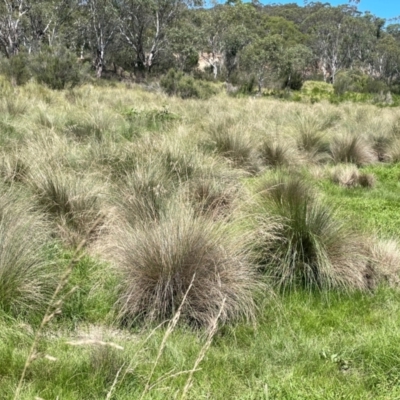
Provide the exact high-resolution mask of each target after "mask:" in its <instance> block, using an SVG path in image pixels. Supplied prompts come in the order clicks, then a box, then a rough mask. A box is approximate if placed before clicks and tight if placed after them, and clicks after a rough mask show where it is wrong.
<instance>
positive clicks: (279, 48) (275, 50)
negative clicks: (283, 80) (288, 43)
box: [240, 35, 284, 92]
mask: <svg viewBox="0 0 400 400" xmlns="http://www.w3.org/2000/svg"><path fill="white" fill-rule="evenodd" d="M283 49H284V43H283V39H282V38H281V37H280V36H279V35H272V36H266V37H264V38H257V39H255V40H254V41H252V43H251V44H249V45H248V46H246V47H245V48H244V49H243V51H242V53H241V57H240V62H241V66H243V67H244V68H246V70H247V71H248V73H249V74H253V75H254V76H255V78H256V80H257V85H258V91H259V92H261V89H262V88H263V85H264V82H265V80H266V78H267V77H268V76H275V77H278V76H279V74H280V72H281V69H280V67H281V61H282V55H283Z"/></svg>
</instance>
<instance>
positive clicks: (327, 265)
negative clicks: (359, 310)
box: [257, 175, 369, 290]
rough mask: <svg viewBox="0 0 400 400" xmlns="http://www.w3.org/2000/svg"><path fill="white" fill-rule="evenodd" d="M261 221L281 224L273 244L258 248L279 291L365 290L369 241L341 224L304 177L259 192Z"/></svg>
mask: <svg viewBox="0 0 400 400" xmlns="http://www.w3.org/2000/svg"><path fill="white" fill-rule="evenodd" d="M259 195H260V198H259V208H258V214H257V219H258V221H261V222H262V221H263V219H264V218H266V217H268V216H274V217H275V218H277V219H278V220H279V221H280V222H281V224H280V227H279V228H278V230H277V232H276V236H277V238H276V239H275V240H273V241H272V242H269V243H268V242H267V243H263V242H260V243H259V244H258V249H259V254H260V262H261V263H262V264H263V269H264V272H265V274H266V275H267V277H268V278H270V279H271V280H272V281H273V282H274V283H275V284H276V285H277V286H279V287H293V286H295V285H301V286H305V287H317V288H321V289H331V288H335V287H336V288H343V289H348V290H351V289H366V288H368V286H369V282H368V279H367V276H366V274H367V261H368V260H367V256H366V254H365V252H364V250H363V248H362V246H361V245H362V244H363V243H364V241H365V240H364V239H363V238H362V237H361V236H360V235H358V234H356V233H355V232H352V231H351V230H350V229H348V228H347V227H346V226H345V225H344V224H343V223H342V222H340V220H338V219H337V216H336V215H335V212H334V211H333V210H332V209H331V207H329V206H328V205H326V204H324V203H323V202H322V201H321V200H320V199H319V197H318V196H317V195H316V193H314V191H313V190H312V189H311V188H310V187H309V185H308V184H307V183H306V182H304V180H302V179H301V178H299V177H296V176H294V177H287V176H283V175H278V176H277V177H275V178H273V179H271V180H268V181H265V182H263V184H262V185H260V188H259Z"/></svg>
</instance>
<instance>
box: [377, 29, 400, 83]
mask: <svg viewBox="0 0 400 400" xmlns="http://www.w3.org/2000/svg"><path fill="white" fill-rule="evenodd" d="M375 70H376V71H377V72H378V74H379V75H380V77H381V78H383V79H384V80H385V82H386V83H387V84H388V85H389V86H390V85H391V84H392V83H393V82H394V80H395V79H396V78H400V41H398V40H396V39H395V38H394V37H393V36H392V35H390V34H386V35H385V36H384V37H383V38H382V39H380V40H379V42H378V44H377V46H376V51H375Z"/></svg>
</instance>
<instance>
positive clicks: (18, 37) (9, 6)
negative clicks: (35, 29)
mask: <svg viewBox="0 0 400 400" xmlns="http://www.w3.org/2000/svg"><path fill="white" fill-rule="evenodd" d="M30 8H31V2H30V1H28V0H4V1H2V2H1V3H0V50H1V52H2V53H3V54H4V55H5V56H6V57H7V58H9V57H11V56H13V55H15V54H17V53H18V51H19V49H20V47H21V45H23V44H24V39H25V38H26V31H27V29H28V28H27V26H28V18H27V14H28V13H29V10H30Z"/></svg>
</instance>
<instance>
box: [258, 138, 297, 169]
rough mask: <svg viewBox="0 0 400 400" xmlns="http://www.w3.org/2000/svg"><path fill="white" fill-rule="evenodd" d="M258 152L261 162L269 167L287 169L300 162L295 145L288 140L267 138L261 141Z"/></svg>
mask: <svg viewBox="0 0 400 400" xmlns="http://www.w3.org/2000/svg"><path fill="white" fill-rule="evenodd" d="M258 151H259V153H260V158H261V162H262V163H263V164H264V165H266V166H269V167H288V166H291V165H298V164H300V162H301V161H300V160H301V158H300V154H299V152H298V150H297V148H296V143H292V141H291V140H290V138H284V139H281V138H280V139H278V138H274V137H272V136H268V137H266V138H264V139H263V140H262V142H261V144H260V146H259V148H258Z"/></svg>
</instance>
